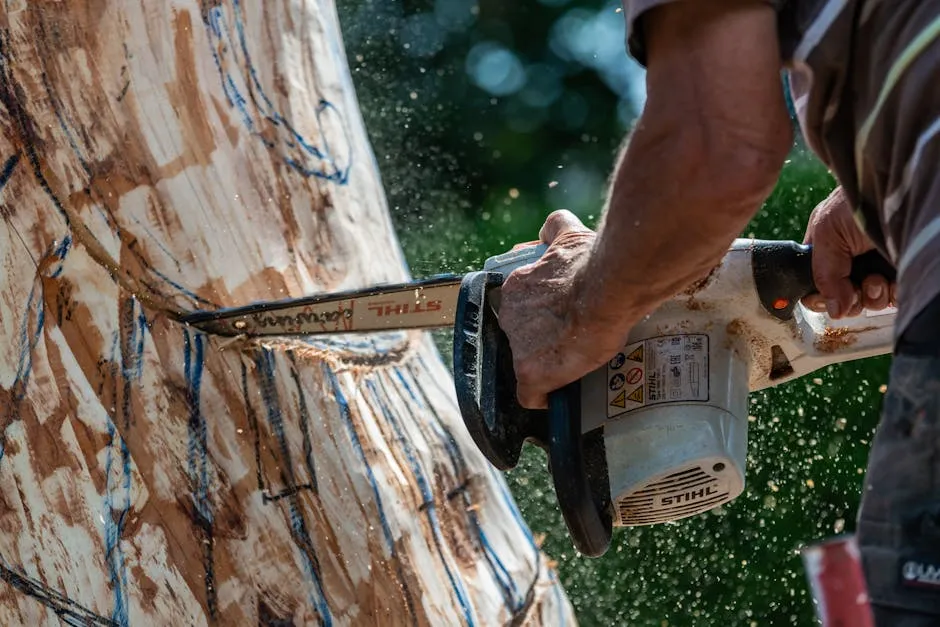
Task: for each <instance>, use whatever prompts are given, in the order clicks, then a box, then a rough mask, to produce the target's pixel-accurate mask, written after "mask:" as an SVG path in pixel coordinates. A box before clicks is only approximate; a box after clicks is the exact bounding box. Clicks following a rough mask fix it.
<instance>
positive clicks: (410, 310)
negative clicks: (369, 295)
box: [368, 300, 441, 317]
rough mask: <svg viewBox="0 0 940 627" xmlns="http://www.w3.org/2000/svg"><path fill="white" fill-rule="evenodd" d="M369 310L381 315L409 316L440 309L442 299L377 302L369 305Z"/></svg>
mask: <svg viewBox="0 0 940 627" xmlns="http://www.w3.org/2000/svg"><path fill="white" fill-rule="evenodd" d="M368 309H369V311H374V312H375V314H376V315H377V316H379V317H383V316H407V315H411V314H420V313H428V312H430V311H440V310H441V301H439V300H429V301H427V302H424V303H393V304H385V303H376V304H374V305H369V307H368Z"/></svg>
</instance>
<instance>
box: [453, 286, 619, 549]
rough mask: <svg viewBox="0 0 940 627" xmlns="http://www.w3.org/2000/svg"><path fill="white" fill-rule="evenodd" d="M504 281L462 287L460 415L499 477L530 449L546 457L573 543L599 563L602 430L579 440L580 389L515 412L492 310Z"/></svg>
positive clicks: (607, 521)
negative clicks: (538, 407)
mask: <svg viewBox="0 0 940 627" xmlns="http://www.w3.org/2000/svg"><path fill="white" fill-rule="evenodd" d="M503 279H504V274H503V273H502V272H497V271H487V270H484V271H480V272H471V273H469V274H467V275H466V276H465V277H464V279H463V281H462V282H461V285H460V294H459V296H458V300H457V310H456V316H455V322H454V324H455V328H454V383H455V385H456V389H457V403H458V406H459V408H460V414H461V416H462V417H463V421H464V424H465V425H466V427H467V430H468V431H469V432H470V435H471V437H472V438H473V441H474V443H475V444H476V445H477V447H478V448H479V449H480V451H481V452H482V453H483V455H484V456H485V457H486V459H487V460H489V462H490V463H491V464H493V465H494V466H495V467H496V468H498V469H499V470H509V469H511V468H514V467H515V466H516V464H517V463H518V461H519V455H520V454H521V452H522V445H523V444H524V443H525V442H527V441H528V442H531V443H533V444H535V445H536V446H538V447H540V448H542V449H544V450H545V451H546V452H547V453H548V458H549V472H550V474H551V476H552V481H553V483H554V487H555V495H556V498H557V500H558V505H559V507H560V509H561V511H562V515H563V517H564V519H565V523H566V525H567V526H568V532H569V534H570V535H571V539H572V542H573V543H574V545H575V547H576V548H577V549H578V550H579V551H580V552H581V553H584V554H585V555H589V556H598V555H601V554H603V553H604V552H605V551H606V550H607V547H608V546H609V544H610V539H611V535H612V518H611V509H610V488H609V483H608V478H607V466H606V458H605V455H604V448H603V436H602V434H601V432H600V430H596V431H594V432H592V433H589V434H585V435H584V436H582V433H581V386H580V382H579V381H575V382H574V383H571V384H569V385H567V386H565V387H564V388H562V389H560V390H556V391H554V392H552V393H551V394H550V395H549V409H548V410H533V409H526V408H524V407H522V406H521V405H519V402H518V399H517V397H516V375H515V371H514V370H513V364H512V351H511V349H510V346H509V339H508V338H507V337H506V334H505V333H504V332H503V330H502V329H501V328H500V326H499V321H498V318H497V314H496V310H495V307H494V305H495V303H494V301H496V300H497V298H498V288H499V287H500V286H501V285H502V283H503Z"/></svg>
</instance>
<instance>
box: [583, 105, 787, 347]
mask: <svg viewBox="0 0 940 627" xmlns="http://www.w3.org/2000/svg"><path fill="white" fill-rule="evenodd" d="M651 117H652V118H654V119H653V120H651V121H650V123H649V124H647V123H644V121H643V120H641V121H640V123H639V124H638V125H637V129H636V131H635V132H634V133H633V136H632V138H631V139H630V143H629V145H628V146H627V147H626V148H625V150H624V151H623V152H622V154H621V158H620V159H619V161H618V163H617V167H616V170H615V173H614V176H613V180H612V184H611V188H610V192H609V196H608V205H607V207H606V209H605V212H604V217H603V219H602V223H601V226H600V227H599V233H598V237H597V240H596V241H595V245H594V248H593V250H592V253H591V255H590V256H589V258H588V259H587V261H586V264H585V266H584V267H583V268H582V271H581V272H580V276H579V283H580V285H579V289H578V292H579V294H580V297H579V307H578V309H579V310H580V311H579V314H578V317H579V318H580V319H581V320H584V321H585V324H589V325H591V327H592V332H593V333H594V334H595V336H596V334H597V332H598V329H597V327H600V326H603V327H604V329H605V330H606V332H609V333H610V334H611V335H612V336H615V337H612V338H610V341H612V342H616V341H620V340H622V339H624V338H623V337H622V336H623V335H624V334H625V333H627V332H628V331H629V329H630V327H631V326H632V325H633V324H635V323H636V322H637V321H638V320H640V319H641V318H642V317H643V316H645V315H646V314H648V313H650V312H651V311H652V310H653V309H655V308H656V307H657V306H658V305H659V304H661V303H662V302H663V301H664V300H666V299H668V298H670V297H672V296H673V295H675V294H676V293H678V292H679V291H681V290H682V289H684V288H685V287H687V286H688V285H689V284H691V283H692V282H694V281H695V280H697V279H699V278H701V277H702V276H705V275H706V274H707V273H708V272H709V271H710V270H711V269H712V268H713V267H714V266H715V265H717V264H718V263H719V262H720V260H721V258H722V257H723V256H724V254H725V252H726V251H727V249H728V246H729V245H730V243H731V242H732V241H733V239H734V238H735V237H736V236H737V235H738V234H739V233H740V232H741V230H742V229H743V228H744V227H745V226H746V225H747V223H748V221H749V220H750V218H751V217H752V216H753V215H754V213H755V212H756V211H757V209H758V208H759V207H760V204H761V203H762V202H763V200H764V199H765V198H766V197H767V195H768V194H769V193H770V191H771V190H772V188H773V184H774V181H775V179H776V172H777V171H779V167H780V166H781V165H782V158H783V157H782V156H781V154H780V150H779V149H778V148H776V147H773V148H770V149H768V150H761V149H757V148H753V147H749V148H747V149H741V148H740V146H738V145H737V144H736V142H734V141H729V142H726V143H727V145H728V149H727V150H725V149H724V148H723V147H722V145H721V143H720V142H719V143H716V142H712V141H709V140H708V139H707V138H702V136H701V134H696V132H695V131H692V132H690V131H689V127H688V126H685V127H684V132H680V131H679V129H678V128H675V129H674V128H670V126H671V124H669V123H668V122H666V123H663V122H662V120H661V119H656V118H657V115H656V114H653V115H652V116H651ZM702 143H705V144H708V145H709V146H708V147H703V146H702V145H701V144H702Z"/></svg>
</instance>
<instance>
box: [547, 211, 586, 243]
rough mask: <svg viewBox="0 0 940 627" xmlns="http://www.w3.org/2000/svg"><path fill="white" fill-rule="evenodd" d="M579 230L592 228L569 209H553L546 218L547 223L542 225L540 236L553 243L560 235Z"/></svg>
mask: <svg viewBox="0 0 940 627" xmlns="http://www.w3.org/2000/svg"><path fill="white" fill-rule="evenodd" d="M578 231H590V229H588V228H587V227H586V226H584V223H583V222H581V220H579V219H578V216H576V215H574V214H573V213H571V212H570V211H568V210H567V209H559V210H557V211H553V212H552V213H551V214H549V216H548V217H547V218H546V219H545V224H543V225H542V228H541V230H540V231H539V238H540V239H541V240H542V241H543V242H544V243H546V244H549V245H551V243H552V242H554V241H555V240H556V239H558V237H559V236H561V235H564V234H565V233H575V232H578Z"/></svg>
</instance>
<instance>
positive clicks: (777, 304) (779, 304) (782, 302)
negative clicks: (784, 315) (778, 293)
mask: <svg viewBox="0 0 940 627" xmlns="http://www.w3.org/2000/svg"><path fill="white" fill-rule="evenodd" d="M789 304H790V301H788V300H787V299H786V298H778V299H777V300H775V301H774V309H786V308H787V305H789Z"/></svg>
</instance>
